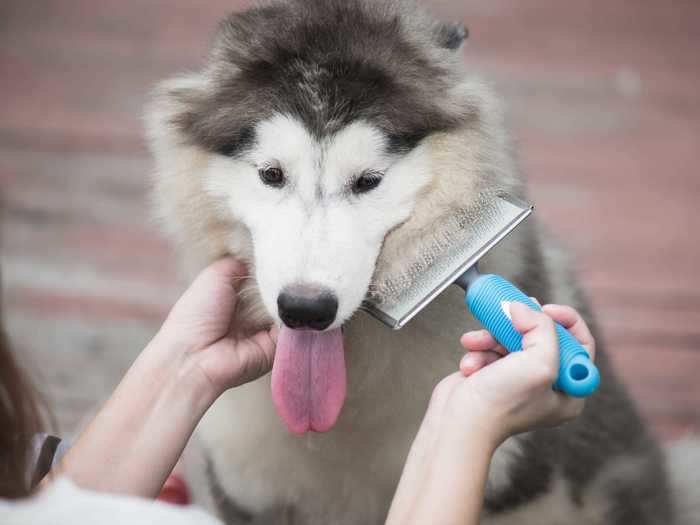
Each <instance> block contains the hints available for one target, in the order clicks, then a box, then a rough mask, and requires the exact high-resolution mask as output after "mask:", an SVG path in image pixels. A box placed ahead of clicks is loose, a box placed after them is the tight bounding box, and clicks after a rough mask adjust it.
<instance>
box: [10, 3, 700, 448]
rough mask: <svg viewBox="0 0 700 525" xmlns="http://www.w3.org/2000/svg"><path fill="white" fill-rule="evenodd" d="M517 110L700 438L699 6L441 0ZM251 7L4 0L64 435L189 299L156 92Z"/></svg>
mask: <svg viewBox="0 0 700 525" xmlns="http://www.w3.org/2000/svg"><path fill="white" fill-rule="evenodd" d="M432 4H433V7H434V8H435V9H436V10H437V11H438V12H440V13H442V14H444V15H445V17H446V18H461V19H462V20H464V21H465V22H466V24H467V25H468V26H469V28H470V29H471V34H472V37H471V39H470V40H469V42H468V45H467V48H466V60H467V61H468V63H469V64H470V65H472V66H473V67H474V68H478V69H481V70H483V71H484V72H486V73H487V74H488V75H489V76H490V77H491V78H492V79H493V80H494V82H495V84H496V85H497V87H498V88H499V89H500V90H501V92H502V93H503V94H504V95H505V96H506V98H507V100H508V101H509V102H510V104H511V106H512V119H513V125H514V131H515V135H516V137H517V138H518V140H519V147H520V151H521V154H522V159H523V165H524V168H525V171H526V172H527V174H528V175H529V177H530V180H531V182H532V193H533V200H534V202H535V203H536V205H537V210H538V211H537V213H538V214H539V215H541V216H542V217H543V218H544V220H545V221H546V222H547V223H548V224H549V226H550V227H551V228H552V229H553V230H554V231H555V232H556V233H557V234H558V235H559V236H560V237H562V238H563V239H564V240H565V242H566V244H568V246H569V247H570V248H571V250H572V252H573V253H574V254H575V258H576V261H577V264H578V266H579V268H580V272H581V277H582V281H583V282H584V284H585V286H586V288H587V290H588V291H589V293H590V295H591V297H592V299H593V302H594V304H595V307H596V311H597V314H598V317H599V318H600V320H601V322H602V325H603V329H604V333H605V337H606V339H607V340H608V343H609V347H610V348H611V349H612V351H613V357H614V360H615V362H616V363H617V365H618V368H619V370H620V372H621V374H622V375H623V376H624V378H625V380H626V382H627V384H628V385H629V387H630V389H631V391H632V393H633V395H634V397H635V398H636V399H637V400H638V401H639V403H640V405H641V408H642V410H643V412H644V414H645V415H646V417H647V418H648V419H649V420H650V421H651V422H652V424H653V425H654V427H655V428H656V429H657V430H658V432H659V433H660V434H662V435H663V436H665V437H670V436H676V435H679V434H681V433H683V432H685V431H688V430H695V431H698V430H700V382H699V381H698V380H697V377H698V374H699V369H700V277H699V276H698V274H697V273H698V272H697V269H698V260H699V256H700V242H698V233H697V232H698V231H700V214H698V212H697V211H696V208H697V204H696V200H697V198H698V196H700V178H699V177H698V173H697V168H696V164H697V159H698V151H699V150H700V138H699V137H700V103H699V102H700V97H699V96H698V89H699V86H700V32H699V31H698V27H700V2H697V1H694V0H686V1H680V0H678V1H673V2H651V1H636V0H635V1H633V0H628V1H624V0H596V1H573V0H570V1H555V0H528V1H527V2H520V1H518V0H497V1H494V0H481V1H478V2H456V1H446V0H443V1H437V0H435V1H434V2H432ZM240 5H241V3H240V2H233V1H228V2H225V1H209V2H190V1H188V0H177V1H174V0H151V1H149V2H139V3H136V2H94V1H92V0H71V2H62V1H59V0H56V1H53V2H47V1H33V2H26V1H23V0H9V1H8V0H6V1H5V2H3V4H2V6H1V7H0V72H1V73H0V75H2V77H1V80H2V82H0V85H1V86H2V88H1V89H2V97H1V98H0V184H1V186H2V193H3V194H4V201H5V204H4V208H5V210H4V219H3V226H2V234H3V235H2V237H3V238H2V243H3V245H2V266H3V270H4V276H3V277H4V280H5V290H4V294H5V302H6V304H7V306H8V312H7V314H8V321H9V327H10V330H11V332H12V333H13V335H14V339H15V341H16V342H17V345H18V348H19V349H20V350H21V351H22V353H23V354H24V356H25V357H26V359H27V360H28V361H30V362H31V364H32V366H33V367H34V368H35V370H36V374H37V375H38V376H40V379H41V381H42V384H43V385H44V389H45V391H46V393H47V395H48V396H49V397H50V398H51V399H52V401H53V402H54V405H55V406H56V408H57V410H56V411H57V415H58V418H59V420H60V421H61V422H62V424H63V426H64V427H65V428H72V427H73V426H74V425H75V424H76V423H77V422H78V421H79V419H80V418H81V416H82V414H84V413H85V411H86V410H88V409H89V407H90V406H91V405H92V400H93V399H95V398H96V397H100V396H103V395H105V394H106V393H108V392H109V391H110V389H111V388H112V386H113V385H114V383H115V382H116V380H117V378H118V377H119V375H120V374H121V373H122V371H123V370H124V368H125V367H126V365H127V363H128V362H129V361H130V359H132V358H133V356H134V355H135V353H136V352H137V351H138V349H139V348H140V347H141V346H142V345H143V343H144V342H145V341H146V340H147V339H148V337H149V336H150V335H151V334H152V333H153V331H154V329H155V327H156V326H157V324H158V321H159V320H160V319H161V318H162V316H163V313H164V312H165V311H166V309H167V306H168V305H169V304H170V302H171V300H172V299H173V298H174V297H175V295H176V294H177V292H178V290H179V285H178V284H177V280H176V275H175V270H174V265H173V263H172V260H171V258H170V257H169V252H168V246H167V244H166V243H165V242H164V241H163V240H162V239H161V237H160V236H159V234H158V232H157V228H156V227H154V225H152V224H151V223H150V222H149V219H148V206H147V203H146V202H145V198H144V195H145V189H146V185H147V176H146V175H147V172H148V170H149V166H150V163H149V159H148V156H147V153H146V151H145V147H144V142H143V138H142V130H141V122H140V115H141V108H142V106H143V102H144V99H145V97H146V94H147V92H148V90H149V89H150V88H151V87H152V86H153V85H154V84H155V82H156V81H157V80H159V79H161V78H163V77H165V76H167V75H170V74H172V73H174V72H177V71H180V70H182V69H184V68H187V67H195V66H196V65H197V64H199V63H200V59H201V57H202V56H203V54H204V52H205V49H206V46H207V43H208V40H209V37H210V34H211V31H212V30H213V28H214V27H215V23H216V20H217V19H218V18H219V17H220V16H221V15H222V14H224V13H225V12H227V11H229V10H231V9H233V8H236V7H237V6H240Z"/></svg>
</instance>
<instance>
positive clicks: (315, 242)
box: [203, 114, 430, 329]
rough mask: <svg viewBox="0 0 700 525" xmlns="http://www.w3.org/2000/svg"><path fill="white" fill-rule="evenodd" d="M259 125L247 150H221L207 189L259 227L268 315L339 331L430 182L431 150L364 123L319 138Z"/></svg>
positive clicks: (257, 248) (287, 119) (280, 119)
mask: <svg viewBox="0 0 700 525" xmlns="http://www.w3.org/2000/svg"><path fill="white" fill-rule="evenodd" d="M253 131H254V136H255V139H254V140H253V142H252V143H251V145H250V146H249V147H248V148H247V149H246V151H245V153H244V154H242V155H238V156H237V157H236V158H231V157H227V156H225V155H217V154H212V155H211V157H210V161H209V166H208V169H207V171H206V173H205V174H204V175H203V176H204V178H205V188H206V190H207V191H208V192H209V193H211V194H212V195H214V196H216V197H217V198H219V199H222V200H223V202H225V205H226V207H227V208H228V211H229V213H230V214H231V215H232V216H233V217H235V218H236V219H237V220H239V221H241V222H242V223H244V224H245V225H246V226H247V227H248V229H249V230H250V234H251V239H252V244H253V250H254V259H255V265H254V266H255V277H256V280H257V283H258V288H259V291H260V295H261V297H262V300H263V302H264V304H265V307H266V309H267V311H268V313H269V314H270V315H271V316H272V317H273V318H275V319H277V320H279V321H282V322H284V323H285V324H287V325H289V326H294V325H295V323H298V324H299V325H300V326H303V327H310V328H316V329H324V328H328V327H329V326H330V327H331V328H333V327H336V326H338V325H340V324H341V323H343V322H344V321H345V320H347V319H348V318H349V317H350V316H351V315H352V313H353V312H354V311H355V310H356V309H357V308H358V307H359V306H360V303H361V302H362V300H363V298H364V296H365V293H366V291H367V288H368V286H369V284H370V280H371V278H372V275H373V273H374V270H375V263H376V259H377V255H378V253H379V251H380V248H381V246H382V242H383V239H384V238H385V236H386V234H387V233H388V232H389V231H390V230H391V229H392V228H394V227H395V226H397V225H398V224H400V223H401V222H402V221H404V220H406V219H407V218H408V216H409V214H410V213H411V211H412V209H413V207H414V203H415V200H416V197H417V195H418V193H419V192H420V191H421V189H422V188H424V187H425V186H426V184H428V182H429V180H430V169H429V158H428V155H427V154H426V152H425V151H424V150H423V149H422V148H420V147H416V148H414V149H412V150H411V151H410V152H404V151H396V150H395V149H392V145H391V143H390V138H389V137H388V136H387V135H386V134H385V133H384V132H383V131H382V130H381V129H379V128H378V127H376V126H374V125H372V124H371V123H370V122H367V121H363V120H357V121H354V122H352V123H350V124H348V125H345V126H342V127H341V128H340V129H338V130H337V131H336V132H335V133H333V134H329V135H328V136H324V137H316V136H314V135H312V134H311V133H310V132H309V131H308V129H307V128H306V126H305V125H304V123H303V122H301V121H299V120H298V119H296V118H294V117H293V116H290V115H282V114H278V115H275V116H273V117H271V118H268V119H265V120H262V121H260V122H259V123H257V124H256V125H255V128H254V130H253ZM297 303H303V304H297ZM305 309H306V310H308V319H307V318H306V317H305V313H304V311H303V310H305Z"/></svg>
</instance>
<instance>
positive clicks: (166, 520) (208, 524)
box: [0, 478, 221, 525]
mask: <svg viewBox="0 0 700 525" xmlns="http://www.w3.org/2000/svg"><path fill="white" fill-rule="evenodd" d="M0 523H3V524H4V525H24V524H30V523H31V524H32V525H48V524H52V525H53V524H55V523H71V524H73V525H81V524H83V523H84V524H86V525H87V524H90V525H92V524H94V523H101V524H104V525H123V524H124V525H125V524H129V525H141V524H143V525H146V524H148V525H159V524H163V525H165V524H167V525H221V522H219V521H218V520H216V519H215V518H214V517H213V516H211V515H209V514H207V513H206V512H204V511H203V510H201V509H198V508H196V507H180V506H176V505H170V504H168V503H162V502H159V501H152V500H147V499H140V498H132V497H128V496H119V495H112V494H102V493H98V492H92V491H87V490H82V489H80V488H78V487H76V486H75V485H74V484H73V483H71V482H70V481H69V480H67V479H65V478H62V479H58V480H56V481H54V482H53V483H51V485H49V486H48V487H46V488H45V489H44V490H43V491H41V492H40V493H39V494H37V495H36V496H34V497H32V498H28V499H26V500H21V501H0Z"/></svg>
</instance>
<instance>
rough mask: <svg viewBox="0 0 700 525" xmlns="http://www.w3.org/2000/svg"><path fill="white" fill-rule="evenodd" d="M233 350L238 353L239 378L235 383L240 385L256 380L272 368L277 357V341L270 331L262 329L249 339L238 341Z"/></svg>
mask: <svg viewBox="0 0 700 525" xmlns="http://www.w3.org/2000/svg"><path fill="white" fill-rule="evenodd" d="M232 352H235V353H236V357H237V359H238V370H237V374H236V376H237V379H236V380H235V384H236V385H237V386H238V385H242V384H243V383H247V382H249V381H254V380H255V379H258V378H259V377H260V376H263V375H265V374H266V373H268V372H269V371H270V370H272V363H273V362H274V359H275V343H274V341H273V340H272V337H271V336H270V332H269V331H262V332H258V333H257V334H255V335H253V336H252V337H249V338H248V339H244V340H242V341H238V342H237V343H236V344H235V345H234V347H233V349H232Z"/></svg>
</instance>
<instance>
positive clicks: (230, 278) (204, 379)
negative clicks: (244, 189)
mask: <svg viewBox="0 0 700 525" xmlns="http://www.w3.org/2000/svg"><path fill="white" fill-rule="evenodd" d="M245 272H246V269H245V267H243V265H241V264H240V263H239V262H238V261H236V260H235V259H233V258H231V257H226V258H223V259H220V260H219V261H217V262H215V263H213V264H212V265H210V266H209V267H208V268H206V269H205V270H204V271H203V272H202V273H200V275H199V276H198V277H197V278H196V279H195V281H194V282H193V283H192V285H191V286H190V287H189V288H188V290H187V291H186V292H185V293H184V294H183V296H182V297H181V298H180V300H179V301H178V302H177V303H176V304H175V306H174V307H173V309H172V310H171V312H170V314H169V315H168V318H167V319H166V321H165V323H164V324H163V326H162V328H161V330H160V331H159V332H158V334H157V335H156V337H155V338H154V340H153V341H152V342H151V344H150V345H149V347H150V348H147V350H146V353H150V354H151V355H152V356H153V359H154V360H160V361H163V362H167V363H168V364H167V368H168V369H169V370H170V373H171V374H172V375H173V380H176V381H179V382H181V383H182V384H188V385H191V388H192V389H193V390H194V391H196V392H198V393H199V394H200V395H202V396H204V397H205V398H207V399H208V400H209V401H210V402H213V401H214V400H215V399H216V398H217V397H218V396H219V395H221V394H222V393H223V392H224V391H225V390H227V389H229V388H233V387H236V386H240V385H242V384H244V383H247V382H249V381H253V380H255V379H257V378H259V377H260V376H262V375H264V374H266V373H267V372H269V371H270V369H271V368H272V361H273V358H274V352H275V345H276V340H277V329H276V328H275V327H273V328H271V329H269V330H263V331H260V332H258V333H256V334H254V335H252V336H250V337H245V338H242V337H239V336H237V335H236V332H237V327H236V305H237V291H236V283H237V282H239V281H240V280H242V279H245V278H246V275H245Z"/></svg>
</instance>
